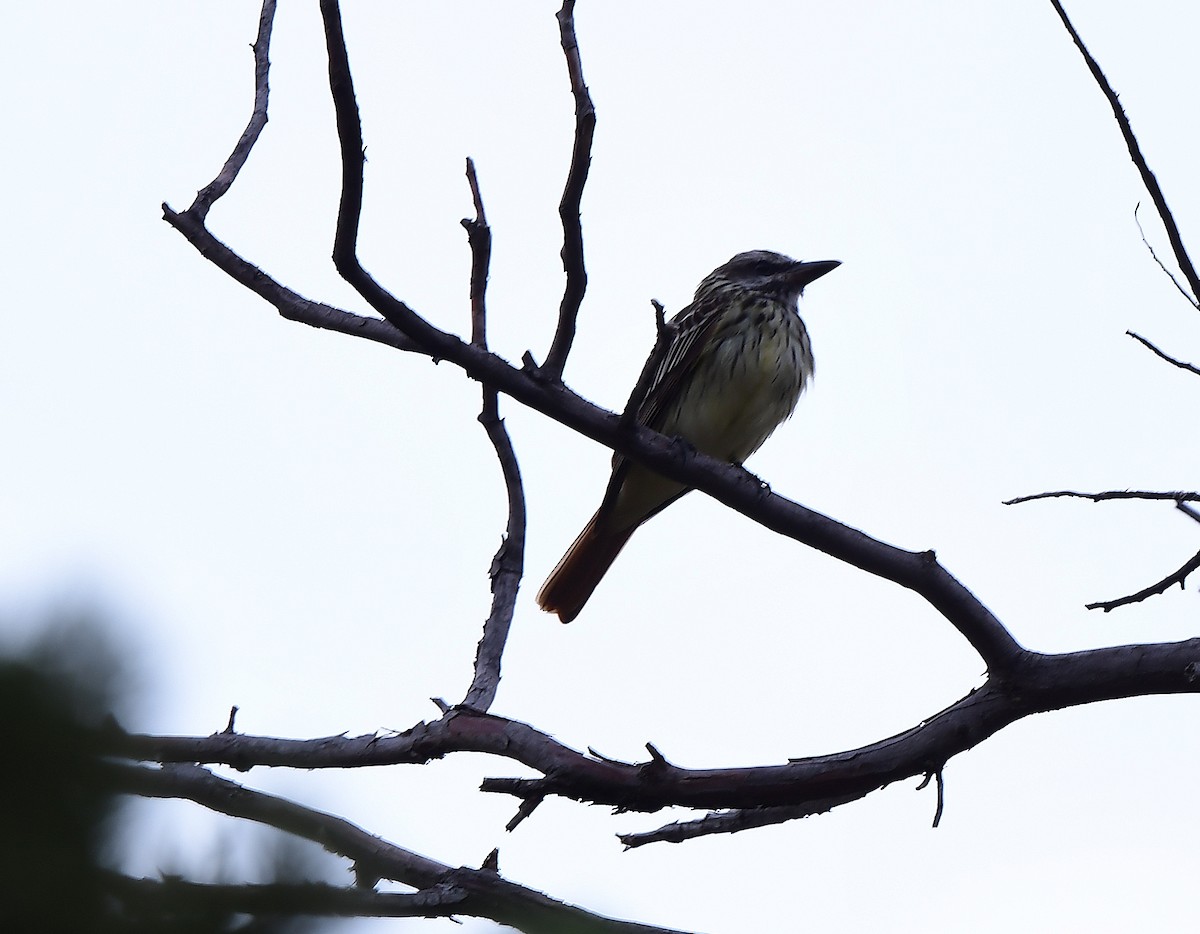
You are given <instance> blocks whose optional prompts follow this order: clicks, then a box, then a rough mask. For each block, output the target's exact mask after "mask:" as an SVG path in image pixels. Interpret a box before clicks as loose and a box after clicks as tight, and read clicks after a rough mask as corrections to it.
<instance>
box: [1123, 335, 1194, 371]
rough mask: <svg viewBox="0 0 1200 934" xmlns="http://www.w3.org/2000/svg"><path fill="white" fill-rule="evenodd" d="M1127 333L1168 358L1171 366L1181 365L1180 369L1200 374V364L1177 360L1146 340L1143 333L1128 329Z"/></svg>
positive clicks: (1164, 357) (1163, 357)
mask: <svg viewBox="0 0 1200 934" xmlns="http://www.w3.org/2000/svg"><path fill="white" fill-rule="evenodd" d="M1125 333H1126V334H1128V335H1129V336H1130V337H1132V338H1133V339H1134V340H1135V341H1138V342H1139V343H1141V344H1142V345H1143V346H1144V347H1146V348H1148V349H1149V350H1151V351H1152V352H1153V353H1155V354H1157V355H1158V356H1159V357H1161V358H1162V359H1163V360H1166V361H1167V363H1169V364H1171V366H1177V367H1179V369H1181V370H1187V371H1188V372H1189V373H1197V374H1200V366H1195V365H1194V364H1191V363H1184V362H1183V361H1182V360H1176V359H1175V358H1174V357H1172V356H1170V355H1169V354H1166V353H1164V352H1163V351H1161V350H1159V349H1158V348H1157V347H1155V346H1154V345H1153V344H1152V343H1150V342H1149V341H1148V340H1146V338H1144V337H1142V335H1141V334H1137V333H1135V332H1133V331H1126V332H1125Z"/></svg>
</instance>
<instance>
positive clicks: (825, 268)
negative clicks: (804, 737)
mask: <svg viewBox="0 0 1200 934" xmlns="http://www.w3.org/2000/svg"><path fill="white" fill-rule="evenodd" d="M840 265H842V263H841V261H840V260H836V259H823V260H818V261H817V262H813V263H795V264H793V266H792V268H791V269H789V270H787V271H786V272H784V273H783V274H782V275H780V277H779V278H781V279H786V280H787V282H788V283H789V284H790V285H792V286H793V287H794V288H797V289H803V288H804V287H805V286H806V285H808V284H809V283H810V282H815V281H816V280H817V279H820V278H821V276H823V275H825V273H827V272H833V271H834V270H835V269H837V268H838V267H839V266H840Z"/></svg>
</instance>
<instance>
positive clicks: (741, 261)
mask: <svg viewBox="0 0 1200 934" xmlns="http://www.w3.org/2000/svg"><path fill="white" fill-rule="evenodd" d="M840 265H842V264H841V263H840V262H839V261H838V260H819V261H817V262H812V263H806V262H802V261H800V260H795V259H792V258H791V257H790V256H784V255H783V254H782V253H774V252H772V251H771V250H750V251H749V252H746V253H739V254H738V255H737V256H735V257H733V259H731V260H730V261H729V262H727V263H725V264H724V265H722V266H718V267H717V268H716V269H714V270H713V271H712V272H711V273H709V274H708V275H707V276H706V277H705V278H704V281H703V282H701V283H700V286H699V288H697V289H696V298H697V299H699V298H701V297H702V296H703V295H705V294H708V293H711V292H725V291H747V292H759V293H765V294H767V295H770V296H772V297H774V298H777V299H779V300H782V301H785V302H789V303H791V302H795V300H796V299H797V298H798V297H799V296H800V295H801V293H802V292H803V291H804V287H805V286H806V285H808V284H809V283H810V282H813V281H814V280H816V279H819V278H821V276H823V275H825V273H827V272H833V270H835V269H837V268H838V266H840Z"/></svg>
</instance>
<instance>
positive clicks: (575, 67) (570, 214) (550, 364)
mask: <svg viewBox="0 0 1200 934" xmlns="http://www.w3.org/2000/svg"><path fill="white" fill-rule="evenodd" d="M558 31H559V37H560V40H561V42H562V49H563V55H565V56H566V59H567V73H568V75H569V76H570V80H571V94H572V95H573V96H574V98H575V141H574V143H573V145H572V147H571V168H570V169H569V170H568V172H567V181H566V184H565V185H564V186H563V193H562V199H561V200H560V201H559V203H558V216H559V218H560V219H561V220H562V227H563V245H562V251H561V253H560V255H561V256H562V263H563V271H564V272H566V274H567V282H566V285H565V287H564V289H563V297H562V301H561V302H560V303H559V306H558V328H557V330H556V331H555V332H554V340H553V342H552V343H551V344H550V350H549V351H548V352H547V354H546V362H545V363H543V364H542V366H541V368H540V369H539V370H538V373H539V375H540V376H541V377H542V378H543V379H548V380H552V381H554V382H560V381H561V380H562V374H563V369H564V368H565V367H566V365H567V355H568V354H569V353H570V352H571V345H572V343H574V341H575V321H576V319H577V318H578V317H579V306H580V305H582V304H583V296H584V293H585V292H586V291H587V269H586V268H585V267H584V263H583V223H582V221H581V220H580V205H581V202H582V201H583V187H584V185H586V184H587V176H588V170H589V169H590V168H591V165H592V136H593V135H594V133H595V132H596V108H595V107H594V106H593V105H592V97H591V95H590V94H589V93H588V89H587V84H586V83H584V80H583V59H582V58H581V57H580V54H579V42H578V40H577V39H576V38H575V0H563V5H562V8H561V9H560V10H559V11H558Z"/></svg>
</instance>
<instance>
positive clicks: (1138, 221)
mask: <svg viewBox="0 0 1200 934" xmlns="http://www.w3.org/2000/svg"><path fill="white" fill-rule="evenodd" d="M1141 206H1142V202H1140V201H1139V202H1138V203H1137V204H1135V205H1134V207H1133V222H1134V223H1135V224H1137V229H1138V233H1139V234H1140V235H1141V238H1142V243H1144V244H1145V245H1146V249H1147V250H1149V251H1150V258H1151V259H1152V260H1154V262H1155V263H1157V264H1158V268H1159V269H1161V270H1162V271H1163V273H1164V274H1165V275H1166V277H1167V278H1168V279H1170V280H1171V284H1172V285H1173V286H1175V288H1176V289H1177V290H1178V291H1179V294H1180V295H1182V296H1183V297H1184V298H1185V299H1186V300H1187V303H1188V304H1189V305H1193V306H1196V300H1195V299H1193V298H1192V296H1190V295H1189V294H1188V291H1187V289H1185V288H1184V287H1183V286H1182V285H1180V284H1179V280H1178V279H1176V278H1175V273H1173V272H1171V270H1169V269H1168V268H1167V266H1166V264H1165V263H1164V262H1163V261H1162V260H1161V259H1159V258H1158V254H1157V253H1156V252H1154V247H1153V246H1151V244H1150V241H1149V240H1147V239H1146V231H1144V230H1143V229H1142V221H1141V218H1139V217H1138V210H1139V209H1140V208H1141ZM1196 307H1200V306H1196ZM1125 333H1126V334H1128V333H1129V332H1128V331H1126V332H1125Z"/></svg>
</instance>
